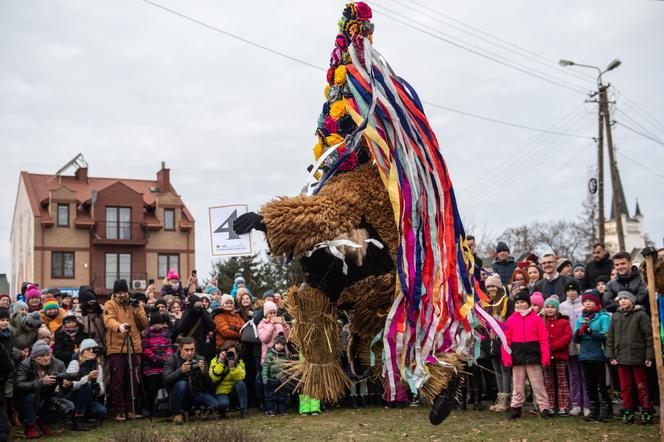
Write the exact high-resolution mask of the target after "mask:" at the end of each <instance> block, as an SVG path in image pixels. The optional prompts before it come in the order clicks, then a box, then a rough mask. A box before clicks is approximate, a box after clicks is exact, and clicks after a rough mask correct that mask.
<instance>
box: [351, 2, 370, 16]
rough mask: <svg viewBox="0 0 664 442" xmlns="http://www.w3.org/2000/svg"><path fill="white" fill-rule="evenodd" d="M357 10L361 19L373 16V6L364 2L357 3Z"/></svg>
mask: <svg viewBox="0 0 664 442" xmlns="http://www.w3.org/2000/svg"><path fill="white" fill-rule="evenodd" d="M355 12H356V13H357V18H359V19H360V20H369V19H370V18H371V16H372V12H371V8H370V7H369V5H367V4H366V3H364V2H357V3H355Z"/></svg>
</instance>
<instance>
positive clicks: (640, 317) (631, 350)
mask: <svg viewBox="0 0 664 442" xmlns="http://www.w3.org/2000/svg"><path fill="white" fill-rule="evenodd" d="M606 358H607V359H613V358H615V359H617V360H618V364H620V365H643V364H644V362H645V361H646V360H647V359H650V360H654V359H655V349H654V347H653V342H652V325H651V322H650V317H649V316H648V314H647V313H646V311H645V310H644V309H643V307H641V306H640V305H635V306H633V307H632V308H631V309H629V310H623V309H618V311H617V312H615V313H614V314H613V316H612V317H611V325H610V326H609V332H608V333H607V334H606Z"/></svg>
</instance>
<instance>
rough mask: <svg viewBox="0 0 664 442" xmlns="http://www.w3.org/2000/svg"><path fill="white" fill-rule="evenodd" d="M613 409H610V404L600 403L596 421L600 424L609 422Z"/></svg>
mask: <svg viewBox="0 0 664 442" xmlns="http://www.w3.org/2000/svg"><path fill="white" fill-rule="evenodd" d="M612 408H613V407H611V404H610V403H609V402H607V401H602V404H601V405H600V407H599V416H598V417H597V420H599V421H600V422H608V421H610V420H611V418H612V417H613V410H612Z"/></svg>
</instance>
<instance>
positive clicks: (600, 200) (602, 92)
mask: <svg viewBox="0 0 664 442" xmlns="http://www.w3.org/2000/svg"><path fill="white" fill-rule="evenodd" d="M598 92H599V100H600V102H599V112H598V113H599V134H598V137H597V175H598V176H597V211H598V212H599V242H600V243H602V244H604V222H605V219H604V104H605V103H603V102H602V97H604V98H606V86H604V85H603V84H601V83H600V84H599V91H598Z"/></svg>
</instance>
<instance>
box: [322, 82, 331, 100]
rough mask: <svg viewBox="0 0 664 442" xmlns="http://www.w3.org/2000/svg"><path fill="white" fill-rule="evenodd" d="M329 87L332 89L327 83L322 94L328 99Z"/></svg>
mask: <svg viewBox="0 0 664 442" xmlns="http://www.w3.org/2000/svg"><path fill="white" fill-rule="evenodd" d="M330 89H332V86H330V85H329V84H328V85H327V86H325V90H324V91H323V95H325V99H326V100H329V99H330Z"/></svg>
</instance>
